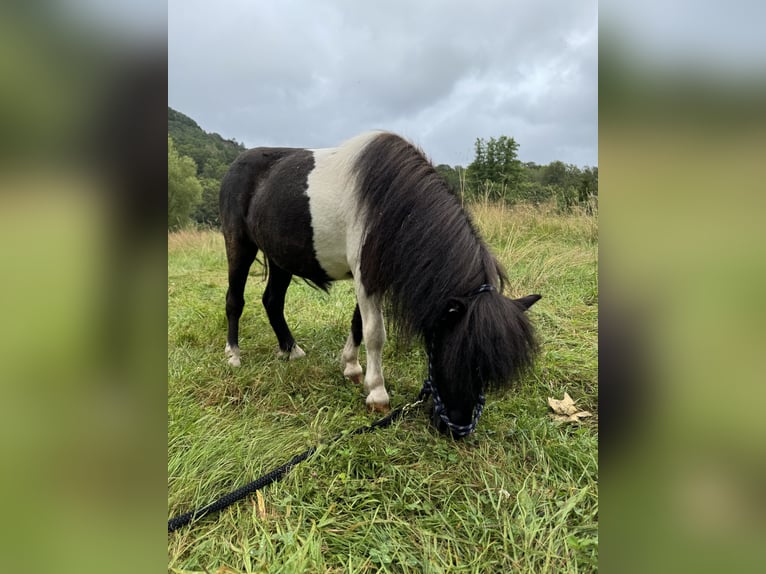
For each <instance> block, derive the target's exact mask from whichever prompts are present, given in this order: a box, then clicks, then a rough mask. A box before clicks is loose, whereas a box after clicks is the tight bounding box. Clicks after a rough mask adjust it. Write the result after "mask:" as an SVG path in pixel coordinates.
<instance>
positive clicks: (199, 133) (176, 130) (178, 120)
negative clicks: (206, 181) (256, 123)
mask: <svg viewBox="0 0 766 574" xmlns="http://www.w3.org/2000/svg"><path fill="white" fill-rule="evenodd" d="M168 135H170V137H172V138H173V142H174V143H175V146H176V149H177V150H178V152H179V153H180V154H181V155H186V156H189V157H190V158H192V159H193V160H194V162H195V163H196V164H197V176H198V177H200V178H211V179H216V180H219V181H220V179H221V178H222V177H223V174H224V173H226V170H227V169H228V167H229V165H230V164H231V162H232V161H234V159H235V158H236V157H237V156H238V155H239V154H240V153H241V152H242V151H244V149H245V146H243V145H242V144H240V143H237V142H236V141H234V140H228V139H224V138H223V137H221V136H220V135H219V134H217V133H208V132H206V131H205V130H203V129H202V128H201V127H199V125H198V124H197V122H195V121H194V120H193V119H191V118H190V117H189V116H186V115H184V114H182V113H181V112H178V111H176V110H174V109H173V108H171V107H170V106H168Z"/></svg>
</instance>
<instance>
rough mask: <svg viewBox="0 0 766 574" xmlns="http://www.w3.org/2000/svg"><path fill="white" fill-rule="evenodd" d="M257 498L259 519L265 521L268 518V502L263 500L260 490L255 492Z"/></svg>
mask: <svg viewBox="0 0 766 574" xmlns="http://www.w3.org/2000/svg"><path fill="white" fill-rule="evenodd" d="M255 496H256V498H257V499H258V518H260V519H261V520H264V519H265V518H266V501H265V500H263V495H262V494H261V491H260V490H256V491H255Z"/></svg>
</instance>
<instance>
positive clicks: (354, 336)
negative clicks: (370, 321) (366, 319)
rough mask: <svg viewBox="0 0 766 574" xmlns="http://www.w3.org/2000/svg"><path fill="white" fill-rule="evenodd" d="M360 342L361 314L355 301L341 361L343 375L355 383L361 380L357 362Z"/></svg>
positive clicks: (360, 371) (360, 368) (359, 367)
mask: <svg viewBox="0 0 766 574" xmlns="http://www.w3.org/2000/svg"><path fill="white" fill-rule="evenodd" d="M361 344H362V314H361V312H360V311H359V304H358V303H357V305H356V308H355V309H354V317H353V319H351V333H349V335H348V339H346V346H345V347H343V353H342V355H341V361H342V363H343V376H345V377H347V378H349V379H351V380H352V381H354V382H355V383H356V384H361V382H362V366H361V365H360V364H359V345H361Z"/></svg>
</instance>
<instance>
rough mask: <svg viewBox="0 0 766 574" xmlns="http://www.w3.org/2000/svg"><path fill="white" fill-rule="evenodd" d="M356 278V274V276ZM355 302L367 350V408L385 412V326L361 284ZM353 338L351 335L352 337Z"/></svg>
mask: <svg viewBox="0 0 766 574" xmlns="http://www.w3.org/2000/svg"><path fill="white" fill-rule="evenodd" d="M357 276H358V274H357ZM356 300H357V304H358V305H359V311H360V314H361V318H362V335H363V336H364V341H365V343H364V344H365V349H366V350H367V374H366V375H365V377H364V388H365V390H366V391H367V399H366V403H367V408H368V409H370V410H375V411H379V412H387V411H388V409H389V407H388V405H389V398H388V393H387V392H386V386H385V381H384V380H383V365H382V356H383V345H384V344H385V342H386V326H385V324H384V323H383V312H382V311H381V307H380V300H379V299H378V298H377V297H374V296H373V297H368V296H367V293H366V292H365V289H364V286H362V284H361V282H357V283H356ZM352 336H353V335H352Z"/></svg>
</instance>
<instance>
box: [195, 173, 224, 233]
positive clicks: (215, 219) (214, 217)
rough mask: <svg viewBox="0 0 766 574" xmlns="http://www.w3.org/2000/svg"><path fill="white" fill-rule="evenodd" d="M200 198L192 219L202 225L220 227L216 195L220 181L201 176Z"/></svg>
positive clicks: (219, 188)
mask: <svg viewBox="0 0 766 574" xmlns="http://www.w3.org/2000/svg"><path fill="white" fill-rule="evenodd" d="M200 183H201V184H202V199H201V201H200V202H199V204H198V205H197V209H195V210H194V213H193V214H192V219H193V220H194V221H196V222H197V223H200V224H202V225H210V226H212V227H220V225H221V219H220V217H219V211H218V197H219V195H220V190H221V183H220V182H219V181H218V180H217V179H212V178H203V179H201V180H200Z"/></svg>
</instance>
